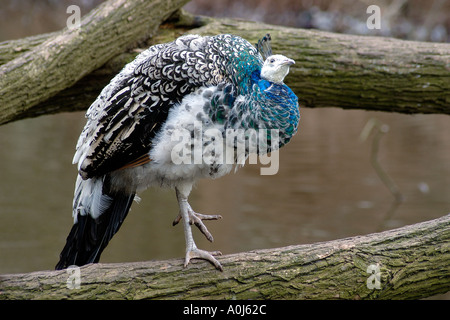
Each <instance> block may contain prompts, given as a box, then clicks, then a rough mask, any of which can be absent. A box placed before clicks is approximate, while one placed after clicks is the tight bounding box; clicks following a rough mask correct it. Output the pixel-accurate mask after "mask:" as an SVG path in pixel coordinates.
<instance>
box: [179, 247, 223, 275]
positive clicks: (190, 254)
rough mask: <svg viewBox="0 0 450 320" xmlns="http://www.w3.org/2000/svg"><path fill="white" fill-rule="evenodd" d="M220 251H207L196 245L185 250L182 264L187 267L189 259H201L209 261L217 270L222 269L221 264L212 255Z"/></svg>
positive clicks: (218, 254)
mask: <svg viewBox="0 0 450 320" xmlns="http://www.w3.org/2000/svg"><path fill="white" fill-rule="evenodd" d="M220 255H222V252H220V251H212V252H208V251H205V250H200V249H198V248H197V247H195V245H194V247H193V248H190V249H188V250H187V251H186V258H185V260H184V266H185V267H187V265H188V264H189V262H190V261H191V259H203V260H206V261H208V262H210V263H211V264H212V265H213V266H214V267H215V268H216V269H217V270H219V271H223V268H222V265H221V264H220V262H219V261H217V259H216V258H214V257H213V256H220Z"/></svg>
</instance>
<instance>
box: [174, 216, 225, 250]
mask: <svg viewBox="0 0 450 320" xmlns="http://www.w3.org/2000/svg"><path fill="white" fill-rule="evenodd" d="M188 213H189V224H190V225H193V224H194V225H195V226H196V227H197V228H198V229H199V230H200V231H201V233H203V234H204V235H205V237H206V239H208V241H210V242H213V241H214V238H213V236H212V234H211V233H210V232H209V231H208V228H206V226H205V224H204V223H203V221H202V220H219V219H222V216H221V215H206V214H201V213H197V212H195V211H194V210H192V209H189V211H188ZM181 219H182V216H181V214H178V216H177V217H176V218H175V220H173V222H172V225H173V226H175V225H177V224H178V223H179V222H180V221H181Z"/></svg>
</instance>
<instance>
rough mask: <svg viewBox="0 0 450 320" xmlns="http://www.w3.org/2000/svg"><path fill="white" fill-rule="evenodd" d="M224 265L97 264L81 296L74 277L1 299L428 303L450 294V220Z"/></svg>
mask: <svg viewBox="0 0 450 320" xmlns="http://www.w3.org/2000/svg"><path fill="white" fill-rule="evenodd" d="M219 260H220V262H221V263H222V265H223V267H224V272H223V273H222V272H218V271H217V270H215V269H214V268H213V267H211V266H210V265H209V264H208V263H207V262H204V261H199V260H194V262H193V263H192V264H191V265H189V266H188V267H187V268H183V267H182V265H183V262H182V260H181V259H172V260H166V261H149V262H137V263H119V264H91V265H87V266H83V267H81V268H80V274H79V275H80V287H79V289H69V288H68V286H67V280H68V278H69V277H70V275H71V273H70V272H68V271H67V270H62V271H39V272H32V273H27V274H9V275H2V276H0V299H66V298H69V299H418V298H425V297H429V296H432V295H435V294H439V293H445V292H447V291H449V289H450V269H449V267H448V266H449V265H450V215H447V216H444V217H442V218H439V219H435V220H431V221H427V222H423V223H418V224H415V225H411V226H406V227H403V228H399V229H395V230H390V231H385V232H381V233H375V234H370V235H366V236H358V237H352V238H346V239H341V240H335V241H329V242H322V243H314V244H308V245H296V246H289V247H284V248H278V249H267V250H256V251H250V252H245V253H238V254H231V255H226V256H223V257H219ZM377 271H379V274H377V273H376V272H377ZM372 272H373V273H372ZM377 277H378V278H377ZM378 284H379V286H378ZM377 288H379V289H377Z"/></svg>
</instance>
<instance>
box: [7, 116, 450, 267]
mask: <svg viewBox="0 0 450 320" xmlns="http://www.w3.org/2000/svg"><path fill="white" fill-rule="evenodd" d="M302 116H303V117H302V120H301V126H300V131H299V133H298V134H297V135H296V136H295V138H294V139H293V140H292V142H291V143H290V144H288V145H287V146H286V147H284V148H283V149H282V150H281V151H280V167H279V172H278V173H277V174H276V175H273V176H262V175H260V170H259V169H260V166H259V165H248V166H246V167H244V168H242V169H241V170H239V171H238V172H237V173H232V174H230V175H228V176H226V177H223V178H220V179H217V180H204V181H200V182H199V183H198V185H197V186H196V188H195V189H194V190H193V192H192V194H191V199H190V200H191V205H192V207H193V208H194V209H195V210H197V211H198V212H201V213H209V214H221V215H222V216H223V219H222V220H220V221H210V222H207V225H208V228H209V230H210V231H211V232H212V234H213V236H214V238H215V241H214V243H209V242H208V241H207V240H206V239H204V237H203V235H202V234H200V233H199V232H197V230H196V231H195V233H194V237H195V238H196V240H197V244H198V246H199V247H201V248H204V249H207V250H221V251H222V252H223V253H224V254H227V253H233V252H241V251H246V250H251V249H259V248H270V247H279V246H285V245H291V244H302V243H312V242H317V241H325V240H331V239H337V238H343V237H349V236H354V235H362V234H368V233H372V232H376V231H379V230H386V229H391V228H395V227H400V226H404V225H407V224H412V223H416V222H420V221H425V220H429V219H433V218H437V217H440V216H442V215H445V214H447V213H448V212H450V187H449V186H450V166H448V164H449V163H450V117H448V116H442V115H416V116H410V115H401V114H389V113H381V112H378V113H375V112H366V111H345V110H340V109H331V108H330V109H328V108H326V109H306V108H304V109H302ZM372 118H377V119H378V120H380V121H381V122H382V123H385V124H387V125H389V128H390V130H389V132H388V133H386V134H385V135H384V136H383V137H382V138H381V140H380V145H379V153H378V159H379V163H380V164H381V165H382V168H383V169H384V170H385V172H386V173H387V174H388V175H389V176H390V178H391V179H392V180H393V181H394V183H395V184H396V185H397V186H398V188H399V189H400V191H401V193H402V195H403V197H404V202H403V203H401V204H400V205H399V206H398V207H397V208H396V210H395V211H393V212H390V209H391V206H392V203H393V200H394V197H393V195H392V194H391V192H390V191H389V189H388V188H387V187H386V186H385V185H384V184H383V182H382V181H381V179H380V177H379V176H378V174H377V172H376V171H375V170H374V168H373V167H372V165H371V162H370V160H371V146H372V143H373V137H374V134H372V135H371V136H370V137H369V139H368V140H366V141H365V142H361V141H360V140H359V135H360V133H361V131H362V129H363V128H364V126H365V124H366V123H367V121H368V120H369V119H372ZM84 122H85V120H84V115H83V113H72V114H59V115H52V116H44V117H40V118H36V119H28V120H23V121H19V122H16V123H11V124H8V125H5V126H2V127H0V159H1V164H2V165H1V168H0V175H1V176H0V273H15V272H28V271H35V270H45V269H52V268H53V267H54V265H55V263H56V262H57V259H58V255H59V252H60V250H61V249H62V247H63V245H64V243H65V238H66V236H67V234H68V232H69V229H70V227H71V225H72V218H71V202H72V195H73V187H74V182H75V176H76V168H75V166H73V165H72V164H71V159H72V156H73V152H74V146H75V143H76V140H77V138H78V135H79V133H80V131H81V129H82V127H83V125H84ZM141 197H142V201H141V203H139V204H137V203H135V204H133V206H132V210H131V212H130V214H129V216H128V217H127V219H126V220H125V223H124V225H123V226H122V228H121V230H120V231H119V233H118V234H117V235H116V236H115V237H114V238H113V240H112V241H111V242H110V244H109V246H108V247H107V249H106V250H105V252H104V254H103V256H102V260H101V261H102V262H125V261H142V260H150V259H165V258H173V257H180V258H181V257H182V256H183V253H184V246H185V244H184V236H183V230H182V228H181V226H179V225H178V226H175V227H172V225H171V223H172V220H173V218H174V217H175V216H176V215H177V213H178V206H177V202H176V200H175V195H174V192H173V191H171V190H159V189H149V190H147V191H145V192H143V193H142V194H141ZM180 263H181V262H180Z"/></svg>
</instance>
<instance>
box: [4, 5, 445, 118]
mask: <svg viewBox="0 0 450 320" xmlns="http://www.w3.org/2000/svg"><path fill="white" fill-rule="evenodd" d="M116 1H117V0H116ZM163 2H164V1H163ZM182 2H183V1H178V2H177V4H178V3H182ZM152 3H153V2H152ZM156 3H158V1H156ZM164 3H165V2H164ZM168 7H169V8H171V7H170V6H168ZM98 10H100V9H98ZM115 10H117V11H119V13H118V14H117V15H116V14H115V15H112V17H115V16H119V17H122V18H124V16H123V15H121V14H120V10H122V8H121V7H117V8H116V9H115ZM169 11H170V10H169ZM152 12H155V11H152ZM94 16H96V15H94ZM164 17H166V16H164ZM105 19H106V18H105ZM111 19H112V18H111ZM137 19H140V18H133V19H131V21H135V20H137ZM119 20H120V19H119ZM123 20H124V19H122V21H123ZM125 20H126V19H125ZM149 20H152V19H151V18H149ZM84 21H90V18H89V16H88V17H86V18H85V20H84ZM153 21H154V20H153ZM159 22H161V18H160V19H158V20H157V21H156V22H155V21H154V22H153V24H152V25H153V26H154V28H155V27H156V25H158V24H159ZM108 25H109V24H108ZM199 25H203V26H202V27H200V28H199V27H198V26H199ZM188 28H190V29H191V30H190V31H189V32H190V33H198V34H202V35H207V34H210V35H211V34H218V33H233V34H237V35H240V36H242V37H244V38H246V39H248V40H249V41H251V42H256V41H257V40H258V39H259V38H260V37H261V36H262V35H263V34H265V33H267V32H268V33H271V34H272V38H273V41H272V46H273V49H274V52H278V53H282V54H285V55H287V56H289V57H291V58H293V59H294V60H296V64H295V65H294V66H293V67H292V68H291V74H290V75H289V76H288V77H287V78H286V79H287V84H288V85H289V86H290V87H291V88H292V89H293V90H294V92H295V93H296V94H297V95H298V96H299V99H300V102H301V104H302V105H303V106H306V107H341V108H349V109H366V110H382V111H392V112H401V113H444V114H450V44H448V43H429V42H418V41H404V40H398V39H393V38H384V37H369V36H355V35H343V34H335V33H330V32H323V31H317V30H304V29H296V28H287V27H281V26H273V25H268V24H262V23H256V22H247V21H242V20H233V19H212V18H207V17H194V16H191V15H189V14H186V13H185V12H183V13H181V14H180V13H178V14H177V15H176V16H175V17H172V19H171V20H170V21H169V22H168V23H166V24H165V25H163V26H161V27H160V28H159V30H158V31H157V32H156V33H157V35H156V36H155V37H154V38H153V39H152V41H151V42H147V43H145V45H144V48H146V47H147V46H148V45H150V44H154V43H160V42H167V41H171V40H173V39H174V38H176V37H178V36H179V35H181V34H182V33H184V32H186V31H187V29H188ZM81 29H83V28H81ZM93 29H94V30H97V29H98V30H102V29H103V27H102V26H101V25H99V26H97V27H95V28H93ZM114 30H115V29H113V31H114ZM135 31H138V32H137V33H136V37H138V34H140V35H141V36H142V35H143V34H146V35H147V36H148V33H146V32H143V31H141V30H140V29H139V30H137V29H136V30H135ZM98 32H100V34H102V35H103V36H104V37H102V38H101V39H100V38H96V34H97V33H96V32H93V34H92V36H90V35H83V39H89V37H93V39H94V40H90V41H89V43H92V42H94V44H93V45H92V48H93V51H92V52H91V51H89V50H88V51H86V50H85V51H82V50H78V51H76V52H77V53H76V55H77V56H78V55H79V56H80V57H79V58H80V63H81V64H83V61H84V60H83V57H85V56H86V55H89V57H90V56H92V55H94V53H96V52H97V51H98V50H97V49H95V48H97V47H98V46H100V47H101V48H102V52H103V53H102V54H101V55H100V56H101V58H102V59H101V61H103V62H98V63H96V64H91V60H90V59H91V58H89V61H88V62H89V63H88V65H89V68H87V67H86V66H85V65H83V66H79V65H77V64H75V63H74V62H73V61H72V57H73V55H70V56H64V55H62V56H61V54H60V53H59V52H58V51H57V50H56V51H55V50H50V49H49V50H47V49H46V48H47V47H48V46H50V48H51V47H52V46H53V44H52V43H53V42H54V41H56V40H55V38H56V39H59V40H58V41H61V39H65V38H66V37H68V36H72V34H71V32H69V31H67V30H66V31H64V32H63V33H65V36H64V37H62V36H61V35H60V33H52V34H48V36H45V35H42V36H35V37H30V38H29V39H28V38H27V39H28V40H27V39H20V40H14V41H11V42H5V43H2V44H0V52H1V53H2V54H3V53H5V54H4V56H5V57H6V58H5V60H7V59H14V58H15V59H14V60H12V61H10V62H9V63H7V64H5V65H3V66H1V67H0V75H1V74H2V73H3V75H4V76H5V77H0V79H2V78H3V79H2V80H0V82H1V81H3V83H5V84H6V86H5V87H2V86H1V83H0V88H1V93H0V111H1V112H0V124H1V123H6V122H9V121H13V120H17V119H20V118H23V117H31V116H37V115H41V114H48V113H55V112H62V111H77V110H85V109H87V108H88V107H89V105H90V104H91V103H92V101H93V100H94V99H95V98H96V96H97V95H98V94H99V93H100V91H101V89H102V88H103V87H104V86H105V85H106V84H107V83H108V82H109V80H110V79H111V78H112V77H113V76H114V75H115V74H117V72H119V71H120V69H121V68H122V67H123V66H124V64H126V63H127V62H129V61H131V60H132V59H133V58H134V57H135V55H136V54H137V51H134V52H124V49H123V48H124V47H126V46H129V45H130V43H136V42H135V41H134V42H133V41H128V42H127V44H126V45H123V46H120V45H118V43H117V40H116V38H117V35H116V34H115V33H114V32H112V33H113V34H112V35H111V34H110V35H107V34H106V33H104V32H102V31H98ZM139 32H140V33H139ZM110 33H111V32H110ZM61 37H62V38H61ZM86 37H87V38H86ZM108 37H112V38H108ZM123 38H124V37H122V36H121V37H120V39H123ZM76 39H77V37H75V36H74V37H73V42H74V44H76V43H77V42H76ZM58 41H57V42H58ZM83 41H85V42H86V43H87V42H88V41H87V40H83ZM95 44H97V45H95ZM90 46H91V45H90ZM14 48H16V49H14ZM36 50H37V51H38V52H39V51H42V50H43V52H45V53H46V54H49V55H50V56H53V55H55V58H54V59H57V60H56V61H59V64H58V63H57V64H55V63H54V64H53V65H50V67H49V66H48V63H46V64H44V65H43V66H44V67H47V69H45V68H39V70H40V73H39V74H38V75H36V74H35V71H34V70H29V68H28V67H27V65H22V64H23V63H24V61H22V60H23V59H24V56H25V57H27V59H29V60H27V61H28V62H29V63H30V64H31V65H33V66H39V65H40V63H41V62H42V61H40V60H39V59H38V58H39V55H36V54H35V53H34V52H35V51H36ZM22 52H25V53H23V54H22ZM106 53H108V54H106ZM119 53H120V54H119ZM18 55H19V57H17V56H18ZM95 55H96V56H97V54H95ZM107 57H108V59H109V58H111V57H114V58H112V60H110V61H109V63H106V64H103V66H102V67H101V68H99V69H98V70H96V71H95V72H93V73H91V74H89V75H87V76H86V77H84V78H82V79H81V80H80V81H78V82H77V83H76V84H74V80H75V79H79V78H81V76H82V75H83V74H87V73H89V72H90V71H92V70H93V69H92V68H93V67H94V66H98V65H100V64H102V63H104V62H106V61H107V59H106V58H107ZM35 58H36V59H37V60H36V61H35V60H34V59H35ZM5 60H4V61H5ZM68 61H70V63H69V62H68ZM8 66H9V67H8ZM12 66H15V67H17V68H18V70H17V72H15V74H16V75H17V76H20V78H19V81H20V82H18V83H19V84H18V83H17V82H16V83H14V76H13V75H9V74H6V72H7V71H8V70H10V69H11V67H12ZM21 66H22V67H21ZM52 66H53V69H54V71H55V72H52V70H53V69H52ZM89 70H90V71H89ZM31 71H33V72H32V73H29V72H31ZM70 75H73V76H72V77H71V76H70ZM30 78H34V82H30ZM31 80H32V79H31ZM11 81H13V82H12V83H11ZM36 82H37V87H36ZM56 83H63V84H64V85H56ZM24 84H25V85H24ZM68 86H70V87H69V88H67V89H65V90H62V89H64V87H68ZM42 87H44V90H42V89H43V88H42ZM16 89H17V90H16ZM19 89H22V90H19ZM38 89H39V90H38ZM23 90H25V91H26V92H24V91H23ZM8 97H9V98H8Z"/></svg>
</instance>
